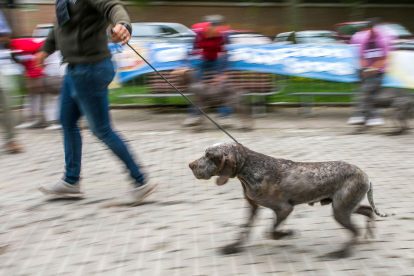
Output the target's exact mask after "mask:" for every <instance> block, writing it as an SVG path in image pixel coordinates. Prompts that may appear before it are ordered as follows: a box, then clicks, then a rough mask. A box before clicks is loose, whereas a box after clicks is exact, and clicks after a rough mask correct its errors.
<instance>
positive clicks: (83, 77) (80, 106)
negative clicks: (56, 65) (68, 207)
mask: <svg viewBox="0 0 414 276" xmlns="http://www.w3.org/2000/svg"><path fill="white" fill-rule="evenodd" d="M114 76H115V71H114V67H113V64H112V61H111V59H105V60H102V61H99V62H96V63H90V64H69V65H68V68H67V74H66V76H65V79H64V81H63V86H62V93H61V103H62V105H61V112H60V122H61V124H62V127H63V135H64V147H65V162H66V174H65V179H64V180H65V181H66V182H68V183H69V184H74V183H76V182H77V181H79V177H80V170H81V159H82V139H81V135H80V132H79V128H78V121H79V118H80V117H81V115H85V117H86V119H87V121H88V123H89V126H90V128H91V131H92V132H93V134H94V135H95V136H97V137H98V138H99V139H100V140H101V141H103V142H104V143H105V144H106V145H107V146H108V147H109V148H110V149H111V150H112V151H113V153H115V154H116V156H118V157H119V159H121V160H122V161H123V162H124V163H125V165H126V167H127V168H128V170H129V171H130V173H131V176H132V178H134V179H135V181H136V182H138V183H143V180H144V179H143V175H142V173H141V172H140V170H139V167H138V165H137V164H136V163H135V161H134V159H133V158H132V156H131V154H130V153H129V151H128V149H127V147H126V146H125V144H124V142H123V141H122V140H121V139H120V138H119V136H118V135H117V134H116V133H115V132H114V131H113V130H112V128H111V122H110V116H109V101H108V85H109V84H110V83H111V81H112V79H113V78H114Z"/></svg>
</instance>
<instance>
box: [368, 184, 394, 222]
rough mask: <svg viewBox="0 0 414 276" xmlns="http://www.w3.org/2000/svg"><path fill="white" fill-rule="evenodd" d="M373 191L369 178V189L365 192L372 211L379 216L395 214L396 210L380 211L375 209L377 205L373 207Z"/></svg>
mask: <svg viewBox="0 0 414 276" xmlns="http://www.w3.org/2000/svg"><path fill="white" fill-rule="evenodd" d="M373 192H374V190H373V188H372V182H371V180H369V190H368V193H367V197H368V201H369V205H371V208H372V210H373V211H374V213H375V214H376V215H377V216H379V217H389V216H394V215H396V214H397V213H396V212H394V213H392V214H385V213H381V212H380V211H379V210H378V209H377V207H375V203H374V193H373Z"/></svg>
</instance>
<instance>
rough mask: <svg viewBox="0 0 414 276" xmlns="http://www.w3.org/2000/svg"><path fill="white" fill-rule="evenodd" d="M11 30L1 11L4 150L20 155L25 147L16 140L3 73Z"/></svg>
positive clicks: (0, 93)
mask: <svg viewBox="0 0 414 276" xmlns="http://www.w3.org/2000/svg"><path fill="white" fill-rule="evenodd" d="M11 33H12V31H11V29H10V27H9V25H8V24H7V21H6V20H5V18H4V16H3V13H2V12H1V11H0V105H1V108H2V113H3V114H2V124H3V125H4V127H5V133H6V137H5V138H6V143H5V145H4V149H5V150H6V151H7V152H9V153H18V152H21V151H22V150H23V147H22V146H21V145H20V144H19V143H18V142H17V141H16V140H15V134H14V131H13V119H12V115H11V110H10V100H9V95H8V94H9V88H8V84H9V80H8V79H7V75H5V74H4V73H3V72H4V71H7V70H8V68H7V66H9V64H10V59H11V52H10V50H9V49H8V48H9V45H8V44H9V41H10V36H11Z"/></svg>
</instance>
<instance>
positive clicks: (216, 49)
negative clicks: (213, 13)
mask: <svg viewBox="0 0 414 276" xmlns="http://www.w3.org/2000/svg"><path fill="white" fill-rule="evenodd" d="M209 27H210V22H202V23H197V24H194V25H193V26H191V29H192V30H193V31H194V32H195V33H196V34H197V36H196V40H195V42H194V47H193V54H197V53H201V54H202V55H203V56H204V58H205V59H206V60H216V59H217V57H218V54H219V53H221V52H224V51H225V49H224V48H223V45H224V43H225V38H224V36H225V33H226V32H227V31H229V30H230V26H229V25H223V26H216V29H217V31H218V32H219V33H220V34H221V35H220V36H217V37H210V38H207V37H205V35H204V32H205V31H206V30H207V28H209Z"/></svg>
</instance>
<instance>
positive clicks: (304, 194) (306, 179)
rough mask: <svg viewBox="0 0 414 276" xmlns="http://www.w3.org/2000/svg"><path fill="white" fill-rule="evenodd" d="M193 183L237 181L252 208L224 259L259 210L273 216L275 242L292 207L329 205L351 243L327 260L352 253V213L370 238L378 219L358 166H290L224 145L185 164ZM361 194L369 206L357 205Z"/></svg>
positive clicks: (367, 181)
mask: <svg viewBox="0 0 414 276" xmlns="http://www.w3.org/2000/svg"><path fill="white" fill-rule="evenodd" d="M189 166H190V168H191V170H192V171H193V174H194V176H195V177H196V178H197V179H210V178H211V177H212V176H218V178H217V182H216V183H217V185H224V184H225V183H226V182H227V181H228V179H229V178H234V177H237V178H238V179H239V180H240V182H241V184H242V186H243V190H244V195H245V198H246V199H247V201H248V202H249V203H250V205H251V214H250V217H249V220H248V223H247V224H246V226H245V228H244V230H243V231H242V233H241V235H240V237H239V239H238V240H237V241H236V242H235V243H233V244H230V245H228V246H226V247H224V249H223V252H224V253H225V254H231V253H236V252H238V251H239V250H240V246H241V245H242V244H243V242H244V240H245V239H246V238H247V236H248V234H249V232H250V226H251V224H252V222H253V218H254V216H255V214H256V211H257V208H258V206H259V205H260V206H264V207H267V208H270V209H272V210H273V211H274V212H275V213H276V220H275V224H274V228H273V229H274V230H273V232H272V233H271V236H272V238H273V239H280V238H282V237H283V236H286V235H289V234H290V232H282V231H277V230H276V229H277V227H278V225H279V224H280V223H281V222H282V221H284V220H285V219H286V218H287V217H288V216H289V214H290V213H291V212H292V211H293V208H294V206H295V205H298V204H303V203H308V204H309V205H313V204H314V203H315V202H318V201H320V202H321V204H322V205H326V204H330V203H332V207H333V214H334V217H335V219H336V221H337V222H339V223H340V224H341V225H342V226H344V227H345V228H347V229H349V230H350V231H351V232H352V233H353V238H352V239H351V241H350V242H349V243H347V245H346V246H345V247H344V248H343V249H342V250H340V251H337V252H333V253H330V254H329V255H328V256H329V257H333V258H342V257H346V256H348V255H349V254H350V249H351V247H352V245H353V244H354V243H355V241H356V237H357V235H358V230H357V229H356V228H355V226H354V225H353V224H352V222H351V214H352V213H358V214H361V215H364V216H367V217H368V222H367V234H368V235H372V230H371V222H372V219H373V211H374V212H375V214H377V215H378V216H381V217H386V216H388V215H387V214H383V213H380V212H379V211H378V210H377V209H376V208H375V205H374V200H373V189H372V183H371V181H370V179H369V178H368V176H367V175H366V174H365V173H364V172H363V171H362V170H361V169H359V168H358V167H356V166H354V165H351V164H348V163H345V162H342V161H332V162H315V163H304V162H293V161H290V160H285V159H277V158H273V157H270V156H266V155H264V154H260V153H258V152H254V151H252V150H250V149H248V148H246V147H244V146H242V145H241V144H236V143H224V144H216V145H214V146H212V147H210V148H208V149H207V150H206V152H205V155H204V156H203V157H201V158H199V159H197V160H195V161H193V162H191V163H190V164H189ZM365 194H367V195H368V200H369V203H370V205H371V206H367V205H360V202H361V201H362V199H363V198H364V196H365Z"/></svg>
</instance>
